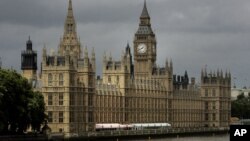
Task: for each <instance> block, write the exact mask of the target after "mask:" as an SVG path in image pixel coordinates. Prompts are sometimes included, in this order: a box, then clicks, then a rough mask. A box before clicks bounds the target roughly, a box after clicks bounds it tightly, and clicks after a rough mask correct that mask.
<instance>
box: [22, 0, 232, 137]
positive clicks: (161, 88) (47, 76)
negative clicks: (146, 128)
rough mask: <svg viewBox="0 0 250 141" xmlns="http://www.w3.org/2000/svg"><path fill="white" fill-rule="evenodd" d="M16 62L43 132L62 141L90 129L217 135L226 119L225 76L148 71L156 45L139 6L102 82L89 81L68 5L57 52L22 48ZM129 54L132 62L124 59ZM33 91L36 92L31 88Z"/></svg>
mask: <svg viewBox="0 0 250 141" xmlns="http://www.w3.org/2000/svg"><path fill="white" fill-rule="evenodd" d="M26 44H27V47H26V50H24V51H22V54H21V58H22V59H21V69H22V75H23V76H24V77H26V78H27V79H28V80H29V81H30V82H31V83H32V84H33V85H34V89H36V90H38V91H40V92H41V93H42V94H43V96H44V101H45V104H46V105H45V106H46V114H47V115H48V119H47V122H48V126H49V127H50V128H51V130H52V132H62V133H65V134H66V135H71V134H75V133H77V134H80V133H82V132H88V131H94V130H95V124H97V123H123V124H126V123H170V124H171V126H172V127H173V128H178V127H179V128H186V127H187V128H195V127H225V128H227V127H228V126H229V119H230V114H231V113H230V111H231V104H230V91H231V74H230V72H223V71H221V70H216V71H212V72H207V70H206V69H202V70H201V78H200V85H197V84H196V80H195V78H189V76H188V73H187V72H186V71H185V73H184V75H183V76H179V75H178V76H177V75H174V73H173V67H174V65H173V62H172V60H166V62H165V65H164V66H163V67H158V65H156V57H157V48H158V47H157V40H156V36H155V34H154V32H153V30H152V28H151V20H150V16H149V13H148V10H147V5H146V2H144V6H143V9H142V13H141V15H140V17H139V26H138V29H137V31H135V34H134V40H133V45H132V47H130V45H129V44H127V45H126V46H125V48H124V53H123V54H121V60H119V61H114V60H113V59H112V57H111V56H106V55H105V54H104V56H103V60H102V76H101V77H100V76H96V56H95V51H94V50H92V51H88V50H87V48H82V45H81V43H80V41H79V39H78V36H77V29H76V21H75V18H74V15H73V8H72V1H71V0H69V5H68V12H67V17H66V20H65V23H64V34H63V37H62V39H61V40H60V42H59V46H58V50H57V51H56V52H53V53H51V54H49V53H48V51H47V50H48V49H47V48H46V47H44V48H43V49H42V62H41V72H40V74H39V75H37V52H36V51H34V50H33V49H32V41H31V40H30V39H29V40H28V41H27V43H26ZM132 49H133V52H134V53H133V54H132ZM38 84H39V85H38Z"/></svg>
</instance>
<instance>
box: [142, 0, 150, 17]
mask: <svg viewBox="0 0 250 141" xmlns="http://www.w3.org/2000/svg"><path fill="white" fill-rule="evenodd" d="M140 18H150V16H149V14H148V9H147V3H146V0H144V6H143V10H142V13H141V17H140Z"/></svg>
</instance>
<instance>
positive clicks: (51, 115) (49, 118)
mask: <svg viewBox="0 0 250 141" xmlns="http://www.w3.org/2000/svg"><path fill="white" fill-rule="evenodd" d="M48 122H49V123H51V122H53V113H52V112H48Z"/></svg>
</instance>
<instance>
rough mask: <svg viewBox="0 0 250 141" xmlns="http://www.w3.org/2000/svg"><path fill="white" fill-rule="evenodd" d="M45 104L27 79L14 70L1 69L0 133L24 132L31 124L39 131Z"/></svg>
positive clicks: (43, 116)
mask: <svg viewBox="0 0 250 141" xmlns="http://www.w3.org/2000/svg"><path fill="white" fill-rule="evenodd" d="M44 107H45V104H44V101H43V96H42V95H41V94H40V93H39V92H33V90H32V87H31V85H30V84H29V83H28V81H27V79H25V78H23V77H22V76H21V75H20V74H18V73H16V72H15V71H12V70H4V69H0V133H2V134H7V133H23V132H24V131H25V130H26V129H27V128H28V127H29V126H31V127H32V128H33V129H34V130H36V131H39V130H40V125H41V123H42V122H43V121H44V118H45V115H44V111H45V108H44Z"/></svg>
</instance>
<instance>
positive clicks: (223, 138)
mask: <svg viewBox="0 0 250 141" xmlns="http://www.w3.org/2000/svg"><path fill="white" fill-rule="evenodd" d="M149 140H150V141H229V134H223V135H214V136H194V137H178V138H177V137H175V138H173V137H168V138H157V139H155V138H150V139H148V138H145V139H135V140H133V139H129V140H128V139H124V140H119V141H149Z"/></svg>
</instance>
